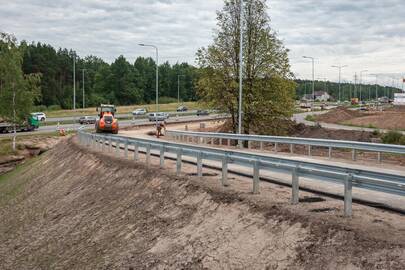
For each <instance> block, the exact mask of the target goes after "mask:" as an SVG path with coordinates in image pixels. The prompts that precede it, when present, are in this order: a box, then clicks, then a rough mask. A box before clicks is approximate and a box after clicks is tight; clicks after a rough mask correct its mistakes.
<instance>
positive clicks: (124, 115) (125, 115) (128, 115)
mask: <svg viewBox="0 0 405 270" xmlns="http://www.w3.org/2000/svg"><path fill="white" fill-rule="evenodd" d="M167 113H168V114H169V115H170V116H176V115H179V116H180V115H189V114H196V113H197V110H190V111H186V112H174V111H173V112H167ZM81 116H94V117H98V115H97V113H95V114H86V115H78V116H65V117H48V118H47V119H46V121H47V122H63V121H73V120H75V119H76V120H78V119H79V118H80V117H81ZM115 117H116V118H118V119H120V118H131V117H133V115H132V113H117V114H116V115H115ZM136 117H138V118H146V117H147V114H145V115H139V116H136Z"/></svg>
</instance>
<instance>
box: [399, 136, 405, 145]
mask: <svg viewBox="0 0 405 270" xmlns="http://www.w3.org/2000/svg"><path fill="white" fill-rule="evenodd" d="M399 144H401V145H405V136H404V135H402V137H401V139H399Z"/></svg>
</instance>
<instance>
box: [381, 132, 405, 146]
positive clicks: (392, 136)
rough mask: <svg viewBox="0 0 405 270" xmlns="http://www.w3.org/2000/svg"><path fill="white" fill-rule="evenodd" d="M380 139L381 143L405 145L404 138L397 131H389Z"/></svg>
mask: <svg viewBox="0 0 405 270" xmlns="http://www.w3.org/2000/svg"><path fill="white" fill-rule="evenodd" d="M381 139H382V142H383V143H387V144H402V145H405V136H404V135H402V133H400V132H398V131H389V132H387V133H385V134H384V135H383V136H382V138H381Z"/></svg>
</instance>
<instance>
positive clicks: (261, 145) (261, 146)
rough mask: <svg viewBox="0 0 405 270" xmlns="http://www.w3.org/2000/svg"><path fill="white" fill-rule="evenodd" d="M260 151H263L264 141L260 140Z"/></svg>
mask: <svg viewBox="0 0 405 270" xmlns="http://www.w3.org/2000/svg"><path fill="white" fill-rule="evenodd" d="M260 151H263V142H260Z"/></svg>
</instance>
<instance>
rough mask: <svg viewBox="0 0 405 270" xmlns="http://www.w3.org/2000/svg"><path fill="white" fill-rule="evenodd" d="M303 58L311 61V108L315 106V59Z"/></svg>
mask: <svg viewBox="0 0 405 270" xmlns="http://www.w3.org/2000/svg"><path fill="white" fill-rule="evenodd" d="M303 58H307V59H311V60H312V107H314V105H315V67H314V65H315V63H314V62H315V58H313V57H311V56H303Z"/></svg>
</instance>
